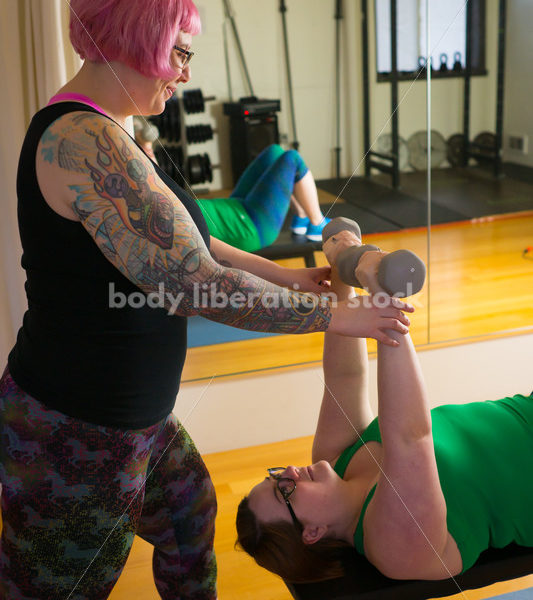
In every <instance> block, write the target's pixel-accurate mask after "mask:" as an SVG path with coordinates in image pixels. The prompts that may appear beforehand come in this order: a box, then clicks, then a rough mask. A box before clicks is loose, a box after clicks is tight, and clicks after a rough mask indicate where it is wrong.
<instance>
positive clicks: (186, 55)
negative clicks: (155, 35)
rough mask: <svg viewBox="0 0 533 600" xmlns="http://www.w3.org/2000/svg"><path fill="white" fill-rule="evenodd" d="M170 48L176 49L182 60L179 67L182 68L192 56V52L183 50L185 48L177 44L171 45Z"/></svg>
mask: <svg viewBox="0 0 533 600" xmlns="http://www.w3.org/2000/svg"><path fill="white" fill-rule="evenodd" d="M172 48H174V50H177V51H178V52H179V54H180V56H181V57H182V60H183V62H182V64H181V68H182V69H184V68H185V67H186V66H187V65H188V64H189V63H190V62H191V58H192V57H193V56H194V52H191V51H190V50H185V48H180V47H179V46H172Z"/></svg>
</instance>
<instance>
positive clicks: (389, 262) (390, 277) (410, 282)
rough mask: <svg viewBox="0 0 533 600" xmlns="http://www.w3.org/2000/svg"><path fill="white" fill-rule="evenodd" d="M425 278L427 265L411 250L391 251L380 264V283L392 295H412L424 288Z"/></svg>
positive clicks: (404, 296)
mask: <svg viewBox="0 0 533 600" xmlns="http://www.w3.org/2000/svg"><path fill="white" fill-rule="evenodd" d="M425 280H426V265H425V264H424V263H423V261H422V260H421V259H420V258H418V256H417V255H416V254H415V253H414V252H411V251H410V250H396V252H391V253H390V254H387V255H386V256H384V257H383V260H382V261H381V263H380V265H379V270H378V282H379V285H380V286H381V287H382V288H383V289H384V290H385V291H386V292H387V293H388V294H390V295H391V296H396V297H401V298H406V297H408V296H412V295H413V294H416V293H417V292H419V291H420V290H421V289H422V287H423V286H424V282H425Z"/></svg>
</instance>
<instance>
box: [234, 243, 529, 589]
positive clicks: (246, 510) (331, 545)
mask: <svg viewBox="0 0 533 600" xmlns="http://www.w3.org/2000/svg"><path fill="white" fill-rule="evenodd" d="M343 235H344V232H343V234H342V235H341V236H339V235H336V236H335V237H336V238H337V240H336V241H332V242H329V241H328V242H327V243H326V244H325V248H324V249H325V251H326V254H329V256H328V257H329V258H330V257H332V256H333V258H335V253H337V252H338V249H342V246H343V243H344V242H345V240H342V239H339V238H340V237H343ZM346 236H348V234H346ZM328 244H329V245H330V247H329V248H328ZM332 244H336V247H334V246H332ZM332 248H333V250H332ZM380 259H381V254H380V253H377V252H369V253H366V254H365V255H364V256H363V258H362V259H361V261H360V266H359V267H358V271H357V276H358V277H359V279H360V281H361V282H362V283H364V284H365V286H366V287H368V289H369V290H370V291H371V292H377V291H379V287H378V285H377V283H376V265H377V264H378V263H379V260H380ZM330 262H331V261H330ZM332 264H334V263H332ZM332 284H333V289H334V290H335V291H336V292H337V293H338V294H339V295H340V296H341V297H344V298H349V297H351V296H353V295H354V293H353V290H352V289H351V288H348V287H347V286H345V285H344V284H342V283H340V282H339V280H338V278H337V277H336V273H335V269H334V274H333V282H332ZM391 336H392V337H395V338H396V339H397V340H398V342H399V346H398V347H395V348H394V347H387V346H385V345H383V344H381V343H379V344H378V393H379V400H378V412H379V419H377V418H376V419H375V418H374V415H373V414H372V410H371V407H370V404H369V401H368V391H367V378H368V374H367V363H368V360H367V351H366V345H365V341H364V340H361V339H350V338H346V337H343V336H339V335H335V334H332V333H326V334H325V339H324V377H325V386H324V396H323V400H322V407H321V411H320V417H319V421H318V426H317V430H316V434H315V438H314V443H313V451H312V460H313V464H312V465H311V466H308V467H293V466H290V467H287V468H275V469H270V470H269V471H268V477H266V478H265V479H264V480H263V481H262V482H261V483H259V484H258V485H256V486H255V487H254V488H253V489H252V490H251V492H250V494H249V495H248V496H247V497H246V498H244V499H243V500H242V501H241V503H240V505H239V509H238V514H237V531H238V543H239V544H240V546H241V547H242V548H244V550H246V551H247V552H248V553H249V554H250V555H251V556H253V557H254V558H255V560H256V562H257V563H258V564H259V565H261V566H263V567H265V568H266V569H268V570H270V571H272V572H274V573H276V574H278V575H280V576H281V577H283V578H284V579H286V580H287V581H291V582H295V583H300V582H310V581H319V580H323V579H329V578H332V577H336V576H340V575H342V573H343V571H344V569H343V566H342V565H343V564H345V561H346V554H347V553H349V552H350V551H353V547H355V549H356V550H357V551H358V552H359V553H361V554H364V556H366V558H367V559H368V560H369V561H370V562H371V563H372V564H373V565H374V566H375V567H377V568H378V569H379V570H380V571H381V572H382V573H383V574H384V575H386V576H388V577H391V578H393V579H428V580H429V579H446V578H449V577H452V576H455V575H457V574H459V573H461V572H463V571H465V570H467V569H468V568H469V567H471V566H472V565H473V564H474V563H475V561H476V560H477V558H478V556H479V554H480V553H481V552H482V551H483V550H485V549H487V548H489V547H495V548H500V547H504V546H506V545H508V544H510V543H511V542H516V543H517V544H520V545H523V546H533V519H532V518H531V506H533V478H532V477H530V473H531V472H532V469H533V429H532V428H533V395H531V396H528V397H527V396H522V395H515V396H513V397H508V398H503V399H501V400H496V401H486V402H472V403H468V404H460V405H445V406H440V407H438V408H435V409H433V410H430V409H429V401H428V397H427V393H426V389H425V386H424V381H423V377H422V372H421V369H420V365H419V363H418V360H417V356H416V352H415V349H414V347H413V344H412V341H411V339H410V337H409V335H401V334H400V333H398V332H391Z"/></svg>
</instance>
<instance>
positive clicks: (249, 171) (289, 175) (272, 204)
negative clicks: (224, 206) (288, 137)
mask: <svg viewBox="0 0 533 600" xmlns="http://www.w3.org/2000/svg"><path fill="white" fill-rule="evenodd" d="M307 171H308V168H307V166H306V164H305V163H304V161H303V159H302V157H301V156H300V154H298V152H296V150H283V148H282V147H281V146H278V145H277V144H273V145H271V146H268V147H267V148H265V149H264V150H263V151H262V152H261V154H260V155H259V156H258V157H257V158H255V159H254V161H253V162H252V163H251V164H250V165H248V167H247V168H246V170H245V171H244V173H243V174H242V175H241V177H240V178H239V181H238V182H237V185H236V187H235V189H234V190H233V192H232V193H231V197H232V198H236V199H238V200H239V201H240V202H241V204H242V205H243V206H244V208H245V209H246V212H247V213H248V214H249V215H250V218H251V219H252V221H253V223H254V225H255V226H256V228H257V232H258V234H259V239H260V240H261V244H262V246H269V245H270V244H272V243H273V242H274V241H275V240H276V238H277V237H278V235H279V232H280V231H281V227H282V226H283V221H284V220H285V217H286V216H287V212H288V211H289V205H290V200H291V195H292V192H293V190H294V184H295V183H297V182H298V181H300V179H302V177H303V176H304V175H305V174H306V173H307Z"/></svg>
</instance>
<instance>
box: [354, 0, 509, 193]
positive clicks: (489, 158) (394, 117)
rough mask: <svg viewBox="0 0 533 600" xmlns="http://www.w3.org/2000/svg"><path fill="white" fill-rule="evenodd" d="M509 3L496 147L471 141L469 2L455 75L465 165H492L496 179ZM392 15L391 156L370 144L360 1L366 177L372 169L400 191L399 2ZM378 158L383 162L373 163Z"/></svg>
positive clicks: (503, 1) (502, 4)
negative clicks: (461, 63)
mask: <svg viewBox="0 0 533 600" xmlns="http://www.w3.org/2000/svg"><path fill="white" fill-rule="evenodd" d="M476 6H477V10H478V14H477V15H476V17H477V22H480V21H481V19H482V17H484V6H485V5H484V3H483V2H479V3H477V4H476ZM506 9H507V0H499V22H498V66H497V103H496V135H495V143H494V146H493V147H492V148H491V147H488V146H486V145H482V144H477V143H475V142H471V141H470V81H471V77H472V29H473V23H474V22H475V20H476V19H475V17H474V6H473V2H472V1H471V0H470V1H469V2H468V4H467V18H466V28H467V34H466V55H465V68H464V69H462V70H461V71H456V72H455V74H454V77H463V78H464V81H465V87H464V102H463V106H464V109H463V145H464V163H463V166H464V167H466V166H468V161H469V159H470V158H474V159H478V161H483V162H484V163H487V162H489V163H490V162H491V163H492V164H493V170H494V175H495V177H498V176H500V175H501V171H502V158H501V149H502V144H503V101H504V70H505V42H506V40H505V27H506ZM390 11H391V72H390V77H389V78H388V81H389V82H390V85H391V126H392V131H391V133H392V151H391V153H390V154H382V153H379V152H374V151H373V150H372V149H371V140H370V73H369V71H370V69H369V62H370V61H369V51H368V48H369V34H368V31H369V11H368V0H361V12H362V15H361V17H362V18H361V30H362V31H361V34H362V35H361V39H362V45H363V48H362V50H363V65H362V74H363V119H364V122H363V132H364V133H363V135H364V142H363V143H364V150H365V159H364V161H365V177H370V175H371V171H372V169H377V170H378V171H381V172H383V173H387V174H389V175H390V176H391V178H392V187H393V188H394V189H398V188H399V185H400V170H399V128H398V123H399V107H398V82H399V81H400V79H402V77H400V74H399V72H398V62H397V44H398V39H397V18H396V17H397V1H396V0H390ZM375 158H379V159H381V160H382V161H385V162H380V161H377V160H374V159H375Z"/></svg>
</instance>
